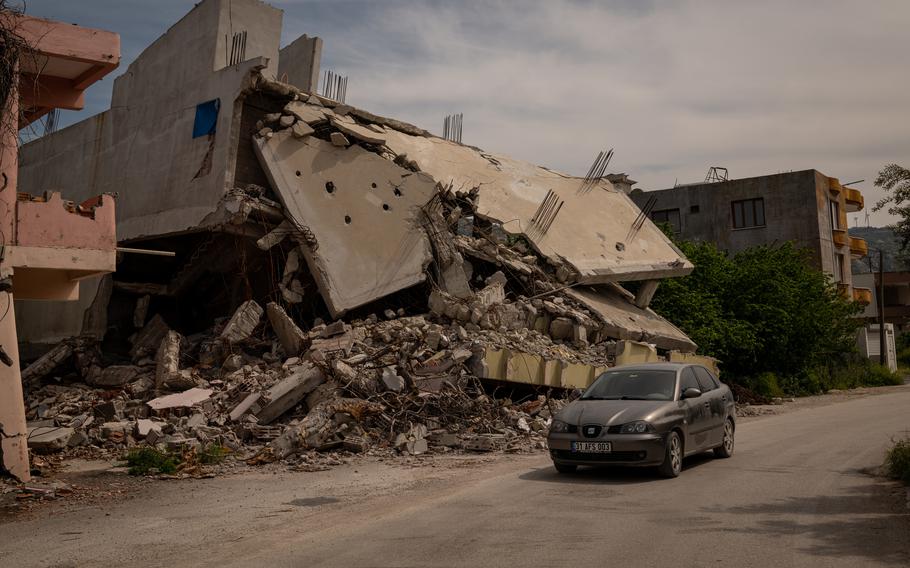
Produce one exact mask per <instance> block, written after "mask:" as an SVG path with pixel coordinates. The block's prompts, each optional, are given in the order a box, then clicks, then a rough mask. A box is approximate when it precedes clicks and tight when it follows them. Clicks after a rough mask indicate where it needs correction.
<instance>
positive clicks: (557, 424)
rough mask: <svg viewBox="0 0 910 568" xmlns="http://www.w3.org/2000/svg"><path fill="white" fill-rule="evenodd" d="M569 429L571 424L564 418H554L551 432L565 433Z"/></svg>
mask: <svg viewBox="0 0 910 568" xmlns="http://www.w3.org/2000/svg"><path fill="white" fill-rule="evenodd" d="M568 431H569V425H568V424H567V423H565V422H563V421H562V420H556V419H553V422H552V423H551V424H550V433H551V434H563V433H565V432H568Z"/></svg>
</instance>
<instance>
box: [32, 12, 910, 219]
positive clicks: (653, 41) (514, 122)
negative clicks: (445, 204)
mask: <svg viewBox="0 0 910 568" xmlns="http://www.w3.org/2000/svg"><path fill="white" fill-rule="evenodd" d="M270 3H271V4H273V5H275V6H277V7H279V8H281V9H283V10H284V29H283V33H282V38H281V45H282V46H284V45H286V44H287V43H290V42H291V41H292V40H293V39H295V38H297V37H298V36H300V35H302V34H304V33H306V34H308V35H311V36H312V35H317V36H319V37H321V38H323V40H324V41H325V44H324V47H323V60H322V64H323V69H332V70H335V71H336V72H339V73H341V74H345V75H348V76H349V85H348V97H347V98H348V102H349V103H351V104H354V105H356V106H360V107H363V108H366V109H368V110H371V111H373V112H376V113H378V114H384V115H389V116H394V117H396V118H399V119H402V120H405V121H408V122H412V123H414V124H417V125H419V126H421V127H423V128H426V129H428V130H431V131H433V132H437V133H441V130H442V120H443V117H444V116H445V115H446V114H449V113H453V112H462V113H464V136H463V140H464V142H466V143H469V144H472V145H476V146H480V147H482V148H484V149H486V150H489V151H493V152H499V153H505V154H509V155H511V156H514V157H516V158H521V159H525V160H529V161H532V162H536V163H539V164H542V165H545V166H548V167H551V168H554V169H558V170H561V171H564V172H567V173H570V174H575V175H584V174H585V172H586V171H587V169H588V167H589V166H590V164H591V162H592V161H593V160H594V158H595V156H596V155H597V152H598V151H599V150H601V149H603V148H615V157H614V159H613V161H612V163H611V167H610V170H611V171H613V172H626V173H628V174H629V175H630V176H631V177H632V178H634V179H636V180H638V181H639V185H638V186H637V187H641V188H642V189H646V190H647V189H663V188H666V187H672V186H673V185H674V183H675V182H677V181H678V182H679V183H686V182H693V181H700V180H702V179H704V177H705V174H706V172H707V170H708V167H709V166H725V167H727V168H729V170H730V176H731V177H733V178H742V177H749V176H755V175H763V174H770V173H777V172H782V171H789V170H801V169H808V168H816V169H818V170H820V171H822V172H823V173H825V174H827V175H829V176H834V177H837V178H839V179H840V180H841V182H842V183H846V182H849V181H854V180H859V179H865V180H866V181H865V182H864V183H861V184H856V185H854V186H853V187H856V188H858V189H861V190H863V192H864V193H865V194H866V203H867V209H866V211H869V209H870V208H871V205H872V204H873V203H874V202H875V201H876V200H877V198H878V197H879V196H880V195H881V194H880V193H879V192H877V190H875V189H874V188H873V185H872V181H873V180H874V178H875V175H876V172H877V171H878V170H879V169H881V167H882V166H884V165H885V164H887V163H890V162H898V163H901V164H903V165H905V166H906V165H910V72H908V69H910V66H908V61H907V59H908V58H910V32H908V30H910V2H908V1H906V0H901V1H897V0H895V1H892V2H887V1H871V0H867V1H859V0H855V1H843V2H835V1H832V2H828V1H822V0H813V1H812V2H793V1H780V2H777V1H763V2H746V1H743V2H731V1H718V2H708V1H704V2H685V1H678V2H652V1H645V0H639V1H636V0H627V1H607V2H604V1H600V2H594V1H591V2H586V1H568V0H547V1H542V2H523V1H517V0H516V1H505V0H503V1H499V2H496V1H483V2H481V1H476V2H475V1H463V2H458V1H438V2H437V1H424V2H417V1H395V0H389V1H378V0H376V1H369V2H366V1H344V0H297V1H294V0H291V1H284V2H278V1H273V2H270ZM193 4H194V2H192V1H186V0H142V1H140V0H28V2H27V4H26V8H27V12H28V13H30V14H33V15H36V16H42V17H48V18H53V19H58V20H63V21H67V22H72V23H76V24H80V25H84V26H89V27H99V28H103V29H107V30H110V31H114V32H117V33H119V34H120V37H121V42H122V56H123V57H122V62H121V65H120V68H119V69H118V70H117V71H115V72H114V74H112V75H109V76H108V77H106V78H105V79H104V80H103V81H102V82H101V83H99V84H96V85H95V86H94V87H92V88H91V89H90V90H89V92H88V96H87V106H86V109H85V110H84V111H80V112H78V113H77V112H66V111H64V112H63V114H62V116H61V119H62V122H63V124H70V123H72V122H75V121H78V120H81V119H83V118H85V117H87V116H90V115H92V114H95V113H98V112H101V111H102V110H104V109H106V108H107V107H108V105H109V101H110V91H111V85H112V83H113V77H114V76H115V75H117V74H119V73H122V72H123V71H125V70H126V68H127V66H128V65H129V63H130V62H131V61H132V60H133V59H134V58H135V57H136V56H137V55H138V54H139V53H140V52H141V51H142V49H143V48H144V47H145V46H147V45H148V44H150V43H151V42H152V41H153V40H154V39H155V38H157V37H158V36H159V35H161V34H162V33H163V32H164V31H166V30H167V28H168V27H169V26H171V25H172V24H174V23H175V22H177V20H179V19H180V18H181V17H182V16H183V14H185V13H186V12H188V11H189V10H190V9H191V8H192V6H193ZM187 56H188V57H191V56H192V54H187ZM888 221H889V219H888V216H887V215H886V214H885V213H873V214H872V221H871V223H872V225H883V224H886V223H887V222H888ZM856 222H858V223H859V224H861V225H864V224H865V214H864V213H862V212H861V213H858V214H849V223H850V226H851V227H852V226H854V225H855V224H856Z"/></svg>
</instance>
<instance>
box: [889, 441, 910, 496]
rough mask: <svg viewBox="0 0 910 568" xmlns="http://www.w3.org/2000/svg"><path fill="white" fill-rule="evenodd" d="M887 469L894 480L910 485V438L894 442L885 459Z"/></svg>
mask: <svg viewBox="0 0 910 568" xmlns="http://www.w3.org/2000/svg"><path fill="white" fill-rule="evenodd" d="M885 469H886V471H887V472H888V475H889V476H891V477H892V478H894V479H899V480H901V481H903V482H904V485H910V437H907V438H904V439H903V440H897V441H896V442H894V445H893V446H892V447H891V449H890V450H888V455H887V456H886V457H885Z"/></svg>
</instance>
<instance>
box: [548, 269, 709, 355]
mask: <svg viewBox="0 0 910 568" xmlns="http://www.w3.org/2000/svg"><path fill="white" fill-rule="evenodd" d="M613 286H616V285H605V286H576V287H575V288H571V289H569V290H566V293H567V294H568V295H570V296H572V297H573V298H575V299H576V300H578V301H579V302H581V303H582V304H584V305H585V306H587V307H588V308H589V309H591V310H592V311H593V312H595V313H596V314H597V315H598V316H599V317H600V320H601V322H602V323H603V325H604V327H605V331H606V332H607V335H608V336H609V337H615V338H616V339H631V340H634V341H643V342H646V343H653V344H654V345H656V346H657V347H659V348H661V349H676V350H679V351H684V352H690V351H695V348H696V345H695V343H693V342H692V340H691V339H689V338H688V336H686V334H685V333H683V332H682V331H681V330H680V329H679V328H678V327H676V326H675V325H673V324H672V323H670V322H669V321H667V320H666V319H664V318H662V317H661V316H659V315H657V314H656V313H655V312H654V311H653V310H651V309H649V308H639V307H638V306H636V305H635V304H633V303H632V301H631V300H630V299H629V298H627V297H625V296H623V295H622V294H621V293H620V292H619V291H617V290H613V289H612V287H613Z"/></svg>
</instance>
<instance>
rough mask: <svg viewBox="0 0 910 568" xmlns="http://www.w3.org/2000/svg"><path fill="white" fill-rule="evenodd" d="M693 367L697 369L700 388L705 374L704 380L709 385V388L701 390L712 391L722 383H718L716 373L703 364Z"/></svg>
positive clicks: (696, 375)
mask: <svg viewBox="0 0 910 568" xmlns="http://www.w3.org/2000/svg"><path fill="white" fill-rule="evenodd" d="M692 369H693V370H694V371H695V379H696V380H697V381H698V384H699V388H701V383H702V375H704V381H705V383H707V385H708V388H707V389H705V388H701V392H711V391H713V390H716V389H717V388H719V386H720V385H718V384H717V379H715V378H714V375H712V374H711V372H710V371H708V369H705V368H704V367H701V366H694V367H692Z"/></svg>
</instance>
